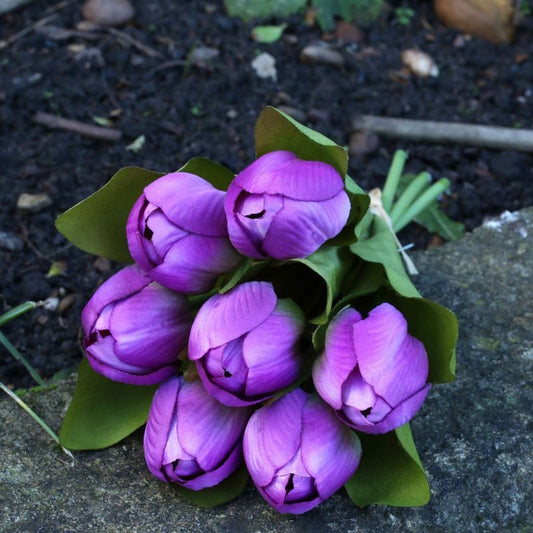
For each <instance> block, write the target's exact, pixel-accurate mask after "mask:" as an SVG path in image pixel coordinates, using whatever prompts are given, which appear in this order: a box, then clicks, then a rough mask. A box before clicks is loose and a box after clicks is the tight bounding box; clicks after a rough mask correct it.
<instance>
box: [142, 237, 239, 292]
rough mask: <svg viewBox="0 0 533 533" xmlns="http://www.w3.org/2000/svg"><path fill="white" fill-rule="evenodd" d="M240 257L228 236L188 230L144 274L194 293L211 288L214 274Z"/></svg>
mask: <svg viewBox="0 0 533 533" xmlns="http://www.w3.org/2000/svg"><path fill="white" fill-rule="evenodd" d="M239 261H240V257H239V255H238V253H237V251H236V250H234V249H233V247H232V246H231V244H230V243H229V241H228V239H226V238H218V237H204V236H200V235H193V234H189V235H188V236H186V237H184V238H182V239H180V240H179V241H178V242H176V243H174V244H173V245H172V246H171V248H170V250H169V251H168V253H167V255H166V256H165V257H164V258H163V260H162V262H161V263H160V264H159V265H157V266H156V267H155V268H153V269H152V270H150V271H149V272H148V273H147V275H148V276H149V277H150V278H151V279H153V280H154V281H157V282H158V283H160V284H161V285H163V286H165V287H168V288H169V289H172V290H174V291H177V292H182V293H186V294H197V293H201V292H205V291H208V290H209V289H211V287H212V286H213V284H214V282H215V280H216V278H217V276H218V275H219V274H221V273H223V272H228V271H230V270H231V269H232V268H234V267H236V266H237V264H238V263H239Z"/></svg>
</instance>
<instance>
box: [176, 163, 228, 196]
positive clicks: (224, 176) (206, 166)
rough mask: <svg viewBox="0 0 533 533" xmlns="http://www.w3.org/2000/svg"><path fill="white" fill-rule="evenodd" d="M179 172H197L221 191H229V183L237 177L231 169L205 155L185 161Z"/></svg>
mask: <svg viewBox="0 0 533 533" xmlns="http://www.w3.org/2000/svg"><path fill="white" fill-rule="evenodd" d="M179 172H190V173H191V174H196V175H197V176H200V177H201V178H203V179H204V180H205V181H207V182H209V183H210V184H211V185H212V186H213V187H215V188H216V189H219V190H220V191H227V190H228V187H229V184H230V183H231V182H232V181H233V178H234V177H235V176H234V174H233V172H231V170H228V169H227V168H226V167H224V166H222V165H221V164H219V163H217V162H216V161H211V160H210V159H206V158H205V157H194V158H193V159H191V160H190V161H188V162H187V163H185V165H183V166H182V167H181V168H180V169H179Z"/></svg>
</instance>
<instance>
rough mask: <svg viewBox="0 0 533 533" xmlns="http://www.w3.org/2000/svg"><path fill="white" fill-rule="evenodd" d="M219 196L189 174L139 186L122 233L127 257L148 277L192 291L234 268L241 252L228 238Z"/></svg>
mask: <svg viewBox="0 0 533 533" xmlns="http://www.w3.org/2000/svg"><path fill="white" fill-rule="evenodd" d="M224 194H225V193H224V192H222V191H219V190H218V189H215V188H214V187H213V186H212V185H211V184H210V183H208V182H207V181H205V180H204V179H202V178H200V177H199V176H196V175H195V174H190V173H189V172H173V173H172V174H167V175H166V176H163V177H161V178H159V179H157V180H156V181H154V182H152V183H150V184H149V185H147V186H146V187H145V188H144V192H143V194H142V195H141V196H140V198H139V199H138V200H137V202H135V205H134V206H133V209H132V211H131V213H130V215H129V218H128V223H127V226H126V235H127V239H128V246H129V250H130V253H131V255H132V257H133V259H134V260H135V262H136V263H137V264H138V265H139V266H140V267H141V268H142V270H144V272H146V274H147V275H148V276H149V277H150V278H151V279H153V280H154V281H157V282H158V283H160V284H161V285H163V286H165V287H168V288H169V289H172V290H175V291H178V292H182V293H186V294H196V293H201V292H205V291H208V290H210V289H211V288H212V287H213V285H214V283H215V281H216V278H217V277H218V276H219V275H220V274H222V273H224V272H228V271H230V270H232V269H233V268H234V267H236V266H237V264H238V263H239V261H240V260H241V256H240V255H239V254H238V253H237V251H236V250H235V249H234V248H233V246H232V245H231V243H230V241H229V239H228V230H227V225H226V216H225V214H224Z"/></svg>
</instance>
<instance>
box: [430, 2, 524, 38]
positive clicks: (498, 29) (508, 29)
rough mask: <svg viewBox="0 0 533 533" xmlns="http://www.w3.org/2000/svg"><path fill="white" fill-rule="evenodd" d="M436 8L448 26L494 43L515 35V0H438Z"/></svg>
mask: <svg viewBox="0 0 533 533" xmlns="http://www.w3.org/2000/svg"><path fill="white" fill-rule="evenodd" d="M435 11H436V13H437V15H438V16H439V17H440V18H441V20H442V21H443V22H444V24H446V25H447V26H450V27H451V28H455V29H457V30H460V31H462V32H464V33H469V34H471V35H474V36H475V37H481V38H482V39H485V40H487V41H491V42H493V43H508V42H510V41H511V40H512V38H513V36H514V31H515V27H514V9H513V6H512V3H511V0H435Z"/></svg>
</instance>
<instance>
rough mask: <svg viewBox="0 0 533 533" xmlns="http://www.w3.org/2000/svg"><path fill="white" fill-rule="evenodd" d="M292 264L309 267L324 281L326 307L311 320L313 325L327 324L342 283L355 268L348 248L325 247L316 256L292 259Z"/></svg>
mask: <svg viewBox="0 0 533 533" xmlns="http://www.w3.org/2000/svg"><path fill="white" fill-rule="evenodd" d="M291 262H295V263H301V264H302V265H305V266H307V267H308V268H310V269H311V270H312V271H313V272H315V273H316V274H318V275H319V276H320V277H321V278H322V279H323V280H324V282H325V284H326V305H325V308H324V310H323V311H322V313H320V314H319V315H318V316H317V317H315V318H313V319H311V323H313V324H323V323H325V322H327V319H328V316H329V314H330V311H331V308H332V306H333V300H334V299H335V298H336V297H337V296H338V295H339V294H340V292H341V289H342V282H343V280H344V278H345V276H346V275H347V274H348V272H349V271H350V269H351V268H353V265H354V261H353V257H350V253H349V252H348V250H347V249H346V248H343V247H336V246H327V245H324V246H322V247H320V248H319V249H318V250H317V251H316V252H315V253H314V254H312V255H310V256H308V257H304V258H302V259H292V260H291Z"/></svg>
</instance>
